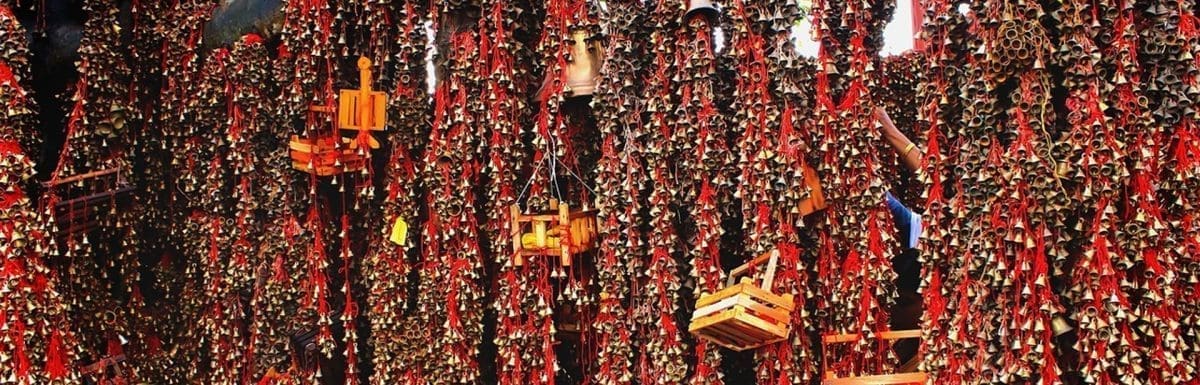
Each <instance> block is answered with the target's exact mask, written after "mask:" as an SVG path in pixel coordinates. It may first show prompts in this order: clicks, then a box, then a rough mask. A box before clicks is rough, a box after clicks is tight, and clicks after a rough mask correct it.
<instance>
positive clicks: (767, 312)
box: [696, 295, 792, 325]
mask: <svg viewBox="0 0 1200 385" xmlns="http://www.w3.org/2000/svg"><path fill="white" fill-rule="evenodd" d="M737 299H738V301H737V304H738V306H742V307H745V308H746V309H748V310H750V312H751V313H755V314H758V315H760V316H763V318H769V319H770V320H771V321H774V322H777V323H781V324H784V325H790V324H791V320H792V314H791V313H790V312H787V311H783V310H780V309H776V308H773V307H770V306H767V305H763V304H761V303H758V302H757V301H755V300H754V299H752V298H750V297H749V296H744V295H739V296H737ZM696 311H699V310H696Z"/></svg>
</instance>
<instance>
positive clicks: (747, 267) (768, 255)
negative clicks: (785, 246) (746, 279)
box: [727, 250, 779, 285]
mask: <svg viewBox="0 0 1200 385" xmlns="http://www.w3.org/2000/svg"><path fill="white" fill-rule="evenodd" d="M777 253H779V250H772V251H769V252H766V253H763V254H762V255H759V256H758V257H755V258H754V259H751V260H750V262H746V263H744V264H742V265H741V266H738V267H735V268H734V269H733V270H731V271H730V272H729V282H728V283H727V285H732V284H733V282H734V279H735V278H737V276H739V275H742V274H745V273H746V271H747V270H750V268H752V267H754V266H755V265H758V264H760V263H763V262H765V261H767V260H770V259H771V256H773V255H776V254H777Z"/></svg>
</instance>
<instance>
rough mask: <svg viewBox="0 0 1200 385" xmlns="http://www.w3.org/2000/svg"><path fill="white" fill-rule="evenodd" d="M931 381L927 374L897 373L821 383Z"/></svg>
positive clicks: (874, 384) (857, 384) (871, 384)
mask: <svg viewBox="0 0 1200 385" xmlns="http://www.w3.org/2000/svg"><path fill="white" fill-rule="evenodd" d="M928 380H929V375H928V374H926V373H897V374H878V375H873V376H861V377H843V378H828V379H825V380H824V381H821V383H822V384H824V385H889V384H924V383H925V381H928Z"/></svg>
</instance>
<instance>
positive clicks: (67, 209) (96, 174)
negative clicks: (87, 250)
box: [42, 167, 133, 234]
mask: <svg viewBox="0 0 1200 385" xmlns="http://www.w3.org/2000/svg"><path fill="white" fill-rule="evenodd" d="M42 186H43V187H45V188H46V190H47V192H48V193H50V194H52V195H53V196H54V197H55V198H54V199H55V200H54V219H55V222H57V223H58V225H59V226H66V228H65V229H63V230H64V231H62V232H61V233H63V234H75V233H85V232H88V231H91V230H92V229H94V228H96V227H97V226H98V224H99V222H100V219H101V218H103V217H105V216H108V215H109V214H111V212H112V211H115V210H117V209H120V208H121V207H122V206H124V205H126V204H128V203H129V196H130V195H131V194H132V192H133V184H131V183H129V182H128V181H126V180H125V178H124V175H121V168H120V167H112V168H106V169H103V170H99V171H93V172H89V173H84V174H78V175H71V176H67V177H63V178H57V179H52V180H50V181H46V182H42Z"/></svg>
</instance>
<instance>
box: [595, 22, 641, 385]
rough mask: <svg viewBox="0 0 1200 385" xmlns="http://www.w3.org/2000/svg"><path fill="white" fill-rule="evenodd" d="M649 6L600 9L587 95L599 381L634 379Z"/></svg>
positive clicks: (603, 384)
mask: <svg viewBox="0 0 1200 385" xmlns="http://www.w3.org/2000/svg"><path fill="white" fill-rule="evenodd" d="M646 13H647V10H646V8H645V7H644V6H643V5H642V4H641V2H639V1H615V2H611V3H610V4H609V6H608V9H607V12H602V13H601V17H600V19H601V22H602V26H603V28H604V29H605V30H606V31H608V35H607V39H606V44H605V49H606V50H607V52H606V54H605V55H604V56H605V58H606V61H605V63H604V67H603V71H602V72H603V73H604V77H603V79H602V80H601V81H600V82H599V84H598V86H597V88H596V92H595V94H594V96H593V100H592V107H593V111H594V114H595V117H596V124H597V126H598V129H599V131H600V138H601V139H600V142H601V143H600V144H599V147H600V159H599V161H598V162H597V164H596V208H597V222H598V223H597V224H598V225H599V226H598V227H599V230H600V233H599V237H600V241H599V242H600V244H599V246H598V247H599V250H598V251H597V254H596V259H595V262H594V264H595V266H596V281H597V283H598V285H599V288H598V292H599V294H598V299H597V302H598V304H597V305H598V306H597V307H598V309H597V314H596V317H595V318H594V319H593V321H592V329H593V330H594V331H595V333H596V361H597V362H598V363H599V367H598V368H596V370H595V371H594V372H593V373H591V374H590V378H591V379H592V380H593V381H594V382H596V383H597V384H601V385H617V384H627V383H629V382H630V381H632V380H633V376H634V373H635V372H634V371H633V365H632V361H631V360H632V358H633V357H634V350H633V349H634V343H635V340H634V338H635V336H636V334H635V332H634V330H633V322H632V321H633V320H632V319H631V318H630V311H631V309H630V304H629V302H628V301H629V299H630V298H631V295H632V294H633V293H632V292H631V286H630V285H631V282H632V280H633V279H635V278H633V277H635V275H633V274H632V273H633V272H634V271H636V270H634V269H636V268H637V266H639V265H638V261H637V260H636V259H635V258H631V257H632V256H638V255H642V253H643V250H644V249H643V247H644V246H643V244H642V240H641V237H640V233H641V229H640V228H639V226H637V225H636V223H637V222H638V221H637V220H638V219H640V213H641V207H642V203H641V202H640V200H639V199H637V197H638V196H640V192H641V191H642V183H643V180H644V178H645V170H644V168H642V156H643V148H642V144H641V136H642V135H643V134H642V132H643V129H644V128H643V127H642V124H641V120H640V117H639V116H640V115H641V111H642V108H643V106H642V105H641V104H640V103H639V96H640V95H641V87H639V84H641V80H642V79H641V78H640V77H639V76H640V72H639V71H638V69H639V68H642V66H643V64H644V61H645V59H644V57H645V55H643V54H642V52H643V51H642V49H643V47H644V46H643V45H642V44H640V42H642V41H645V39H646V25H645V17H646Z"/></svg>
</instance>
